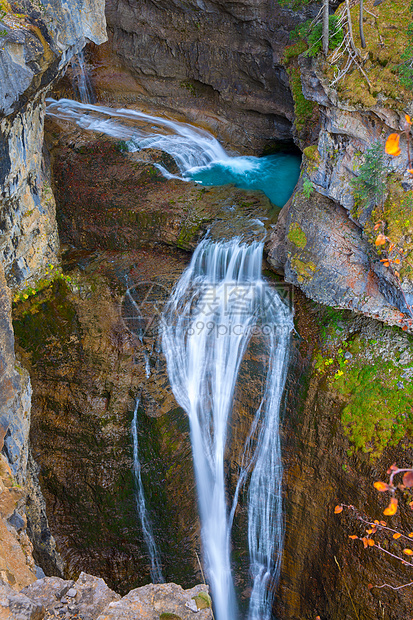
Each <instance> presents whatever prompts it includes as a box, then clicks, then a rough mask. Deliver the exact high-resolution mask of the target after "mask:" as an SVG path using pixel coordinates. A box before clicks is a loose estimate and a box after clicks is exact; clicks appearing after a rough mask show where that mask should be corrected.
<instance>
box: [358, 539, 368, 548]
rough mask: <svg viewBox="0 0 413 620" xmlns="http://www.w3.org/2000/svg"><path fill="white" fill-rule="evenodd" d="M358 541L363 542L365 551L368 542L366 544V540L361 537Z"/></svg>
mask: <svg viewBox="0 0 413 620" xmlns="http://www.w3.org/2000/svg"><path fill="white" fill-rule="evenodd" d="M360 540H361V541H362V542H363V546H364V548H365V549H367V547H368V542H367V541H368V539H367V538H365V537H364V536H363V538H360Z"/></svg>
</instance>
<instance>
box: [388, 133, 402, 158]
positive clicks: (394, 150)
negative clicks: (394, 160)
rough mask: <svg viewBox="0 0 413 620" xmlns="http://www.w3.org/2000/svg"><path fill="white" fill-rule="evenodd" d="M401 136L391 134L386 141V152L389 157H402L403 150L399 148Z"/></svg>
mask: <svg viewBox="0 0 413 620" xmlns="http://www.w3.org/2000/svg"><path fill="white" fill-rule="evenodd" d="M399 142H400V136H399V134H398V133H391V134H390V135H389V137H388V138H387V140H386V146H385V149H384V150H385V151H386V153H387V154H388V155H393V157H397V156H398V155H400V153H401V150H400V146H399Z"/></svg>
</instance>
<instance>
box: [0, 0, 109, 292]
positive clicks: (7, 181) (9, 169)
mask: <svg viewBox="0 0 413 620" xmlns="http://www.w3.org/2000/svg"><path fill="white" fill-rule="evenodd" d="M4 4H5V11H4V16H3V18H2V23H1V27H2V31H3V34H2V49H1V51H0V85H1V86H0V111H1V116H0V153H1V157H0V159H1V164H0V186H1V202H0V230H1V242H0V257H1V261H2V263H3V266H4V271H5V274H6V277H7V281H8V283H9V284H10V285H11V286H13V287H23V286H24V285H27V283H28V282H33V281H35V280H36V279H39V277H40V276H41V275H42V272H43V271H44V269H45V266H46V265H47V264H48V263H52V264H54V265H55V264H56V263H57V261H58V249H59V248H58V245H59V244H58V237H57V230H56V219H55V204H54V198H53V194H52V192H51V189H50V179H48V173H47V165H46V164H45V163H44V161H43V159H44V158H43V151H42V149H43V121H44V100H45V96H46V93H47V91H48V90H49V89H50V86H51V84H52V83H53V80H54V79H55V78H56V77H57V76H59V75H60V73H61V70H62V69H63V68H64V67H65V65H66V64H67V62H69V60H70V58H71V57H72V56H73V55H74V54H76V53H77V52H78V51H79V50H81V49H82V48H83V47H84V45H85V43H86V41H88V40H90V41H93V42H94V43H96V44H98V43H102V42H103V41H105V39H106V31H105V18H104V12H103V9H104V6H103V2H100V1H98V0H78V1H76V2H73V3H71V5H70V10H67V8H66V5H65V4H64V3H62V2H61V1H60V0H51V1H50V2H47V3H45V4H44V5H43V4H42V5H41V8H39V7H38V6H37V5H34V4H32V3H31V2H30V1H29V0H21V2H16V3H15V4H13V5H12V6H10V5H9V4H8V3H7V2H6V3H4Z"/></svg>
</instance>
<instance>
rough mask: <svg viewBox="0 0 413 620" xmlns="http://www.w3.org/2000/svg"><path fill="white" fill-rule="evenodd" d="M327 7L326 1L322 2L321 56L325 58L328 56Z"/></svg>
mask: <svg viewBox="0 0 413 620" xmlns="http://www.w3.org/2000/svg"><path fill="white" fill-rule="evenodd" d="M328 9H329V5H328V0H323V54H324V56H327V54H328V36H329V32H328V30H329V24H328V17H329V10H328Z"/></svg>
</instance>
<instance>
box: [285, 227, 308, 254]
mask: <svg viewBox="0 0 413 620" xmlns="http://www.w3.org/2000/svg"><path fill="white" fill-rule="evenodd" d="M287 236H288V239H289V240H290V241H291V243H294V245H296V246H297V247H298V248H301V249H302V250H303V249H304V248H305V246H306V245H307V237H306V236H305V232H304V231H303V229H302V228H301V226H300V224H299V223H298V222H293V223H292V224H291V226H290V230H289V231H288V235H287Z"/></svg>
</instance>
